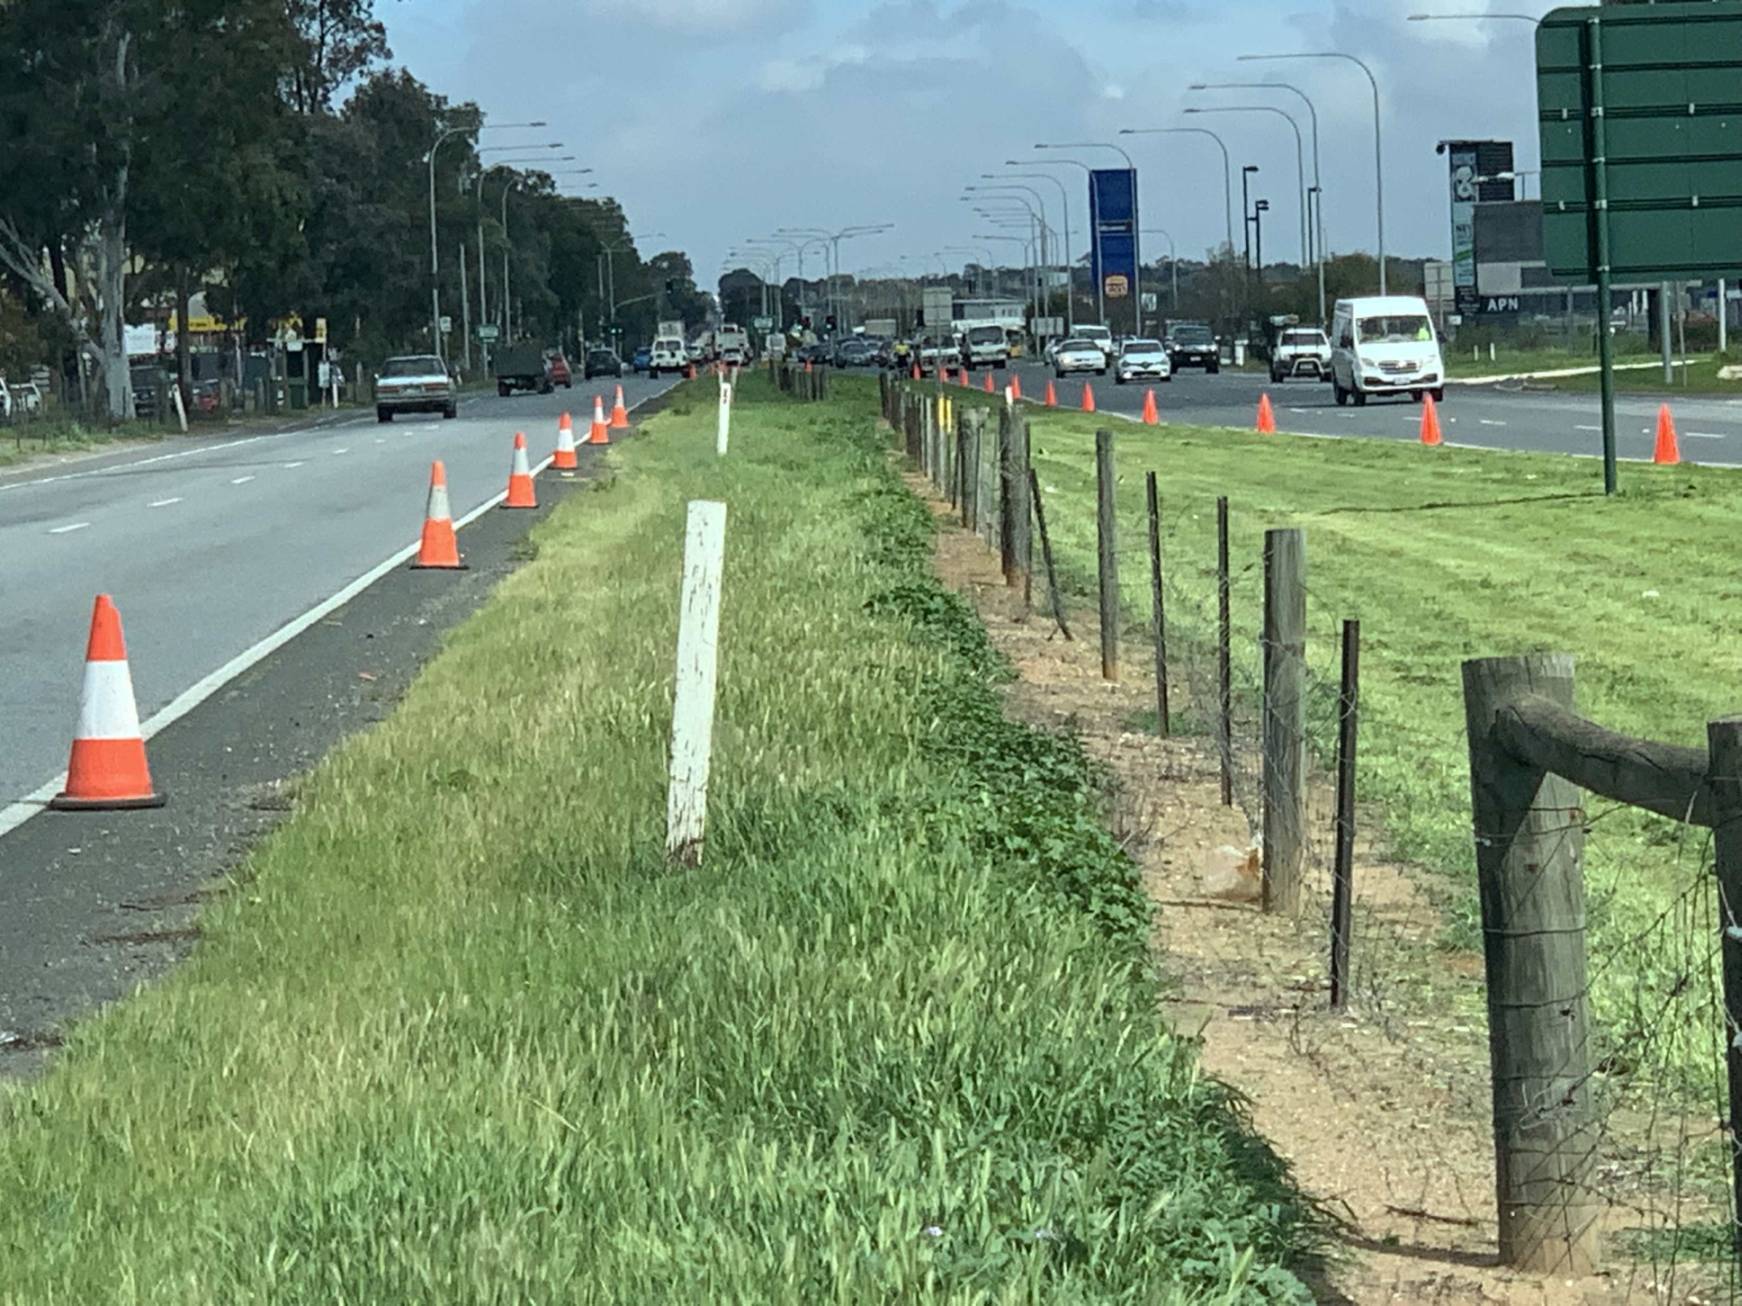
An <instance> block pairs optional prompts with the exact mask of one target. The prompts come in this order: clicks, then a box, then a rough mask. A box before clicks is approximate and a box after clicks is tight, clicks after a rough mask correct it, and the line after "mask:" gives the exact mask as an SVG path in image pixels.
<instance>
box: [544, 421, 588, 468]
mask: <svg viewBox="0 0 1742 1306" xmlns="http://www.w3.org/2000/svg"><path fill="white" fill-rule="evenodd" d="M550 465H551V466H552V467H554V468H555V469H556V470H557V471H559V472H572V471H574V470H575V468H577V467H579V466H580V465H581V464H580V460H579V459H577V458H576V457H575V424H574V422H573V421H572V420H571V419H570V417H569V415H568V414H567V413H564V414H563V415H562V420H561V421H559V422H558V423H557V424H556V453H555V454H553V455H552V456H551V460H550Z"/></svg>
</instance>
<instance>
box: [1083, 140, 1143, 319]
mask: <svg viewBox="0 0 1742 1306" xmlns="http://www.w3.org/2000/svg"><path fill="white" fill-rule="evenodd" d="M1089 231H1090V233H1091V236H1092V239H1091V240H1090V242H1089V272H1090V275H1091V277H1092V278H1093V281H1094V284H1095V285H1096V286H1098V287H1099V288H1100V297H1101V302H1102V304H1103V305H1104V306H1105V308H1106V313H1107V321H1106V323H1105V325H1106V326H1108V327H1110V328H1111V329H1112V330H1113V331H1114V333H1115V334H1117V333H1120V332H1125V333H1128V334H1133V335H1136V334H1140V332H1139V330H1138V326H1137V291H1138V285H1137V264H1138V249H1137V173H1136V172H1135V171H1133V170H1131V169H1129V168H1104V169H1096V170H1095V171H1093V172H1091V173H1090V174H1089Z"/></svg>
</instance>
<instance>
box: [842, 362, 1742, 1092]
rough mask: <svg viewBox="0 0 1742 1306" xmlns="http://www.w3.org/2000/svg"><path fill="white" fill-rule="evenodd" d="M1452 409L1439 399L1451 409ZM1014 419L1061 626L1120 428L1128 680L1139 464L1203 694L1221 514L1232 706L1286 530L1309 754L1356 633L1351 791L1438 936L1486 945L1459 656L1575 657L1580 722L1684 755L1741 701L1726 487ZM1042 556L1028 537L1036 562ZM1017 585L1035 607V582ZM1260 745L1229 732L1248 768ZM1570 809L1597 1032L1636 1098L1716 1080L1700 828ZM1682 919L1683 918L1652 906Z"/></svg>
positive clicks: (1741, 650)
mask: <svg viewBox="0 0 1742 1306" xmlns="http://www.w3.org/2000/svg"><path fill="white" fill-rule="evenodd" d="M1161 398H1162V403H1163V407H1164V410H1165V404H1166V396H1165V394H1163V395H1162V396H1161ZM869 402H875V401H874V400H871V401H869ZM971 402H980V401H978V400H976V401H971ZM1455 405H1456V398H1455V396H1454V397H1452V398H1449V399H1448V401H1447V408H1448V410H1452V411H1455ZM1029 411H1030V416H1031V440H1032V443H1033V448H1034V466H1035V470H1036V472H1037V474H1038V476H1039V478H1040V481H1041V482H1042V485H1043V493H1044V495H1045V505H1046V514H1047V522H1048V525H1049V527H1050V528H1051V532H1052V538H1053V542H1054V546H1055V549H1056V550H1057V551H1058V555H1059V559H1060V565H1061V567H1062V569H1063V570H1064V572H1065V576H1066V579H1067V582H1068V584H1069V586H1070V587H1071V588H1072V589H1073V590H1074V592H1075V606H1076V610H1077V611H1078V612H1079V613H1083V612H1085V609H1087V610H1089V611H1092V602H1093V600H1092V598H1091V595H1092V593H1093V587H1094V576H1095V570H1094V568H1095V538H1096V537H1095V481H1094V430H1095V428H1096V426H1097V425H1103V426H1106V427H1107V428H1108V429H1110V430H1112V431H1113V432H1114V435H1115V439H1116V444H1117V466H1118V474H1119V486H1118V504H1119V510H1120V521H1119V530H1120V532H1121V534H1120V552H1121V556H1122V558H1123V563H1122V569H1121V572H1120V583H1121V589H1122V594H1123V599H1124V604H1125V610H1126V612H1127V615H1128V619H1129V625H1128V628H1127V630H1126V640H1127V644H1126V652H1125V662H1126V664H1127V665H1129V666H1131V667H1133V668H1135V669H1137V670H1135V671H1134V674H1142V670H1141V669H1142V668H1144V667H1145V666H1146V665H1147V661H1146V660H1147V659H1148V658H1149V657H1150V656H1151V655H1150V652H1149V647H1150V646H1149V643H1148V639H1149V636H1148V617H1149V572H1148V558H1147V551H1146V545H1145V543H1144V539H1145V535H1144V531H1145V529H1146V527H1145V520H1146V509H1145V506H1144V473H1145V472H1147V471H1149V470H1154V471H1156V472H1157V473H1158V476H1159V482H1160V492H1161V497H1162V501H1163V518H1164V531H1163V537H1164V543H1163V548H1164V553H1165V557H1166V569H1167V576H1168V595H1167V598H1168V603H1169V621H1170V626H1171V628H1172V632H1173V641H1174V648H1173V656H1174V663H1175V668H1176V672H1177V676H1178V678H1179V679H1180V680H1182V681H1183V680H1186V679H1187V678H1188V676H1189V677H1190V678H1192V679H1195V681H1196V683H1197V685H1198V686H1199V687H1200V688H1205V687H1210V686H1213V685H1214V683H1215V682H1214V674H1215V673H1214V668H1213V663H1211V662H1210V658H1211V657H1212V656H1213V652H1212V647H1213V646H1212V644H1211V641H1212V640H1213V639H1214V635H1215V584H1216V582H1215V565H1216V538H1215V532H1216V497H1217V496H1218V495H1226V496H1227V497H1228V499H1229V501H1230V512H1231V520H1232V527H1231V537H1232V550H1231V551H1232V570H1233V582H1232V606H1233V626H1234V660H1235V672H1236V678H1237V681H1238V682H1239V683H1240V685H1241V686H1242V687H1243V688H1244V690H1245V692H1246V693H1248V694H1255V693H1256V686H1257V684H1258V682H1259V674H1260V672H1259V651H1258V637H1259V632H1260V628H1261V625H1262V620H1263V589H1262V550H1263V533H1264V531H1265V529H1266V528H1268V527H1275V526H1300V527H1303V528H1304V529H1305V532H1306V552H1307V560H1308V578H1307V586H1308V591H1309V597H1308V605H1307V612H1308V631H1309V634H1308V658H1309V663H1310V665H1311V667H1312V670H1313V673H1314V679H1313V685H1312V687H1311V690H1310V691H1309V700H1308V717H1309V730H1310V731H1311V732H1312V734H1313V743H1314V745H1315V747H1316V751H1317V753H1318V755H1319V757H1320V759H1321V761H1322V762H1325V763H1328V762H1329V760H1330V758H1331V757H1332V756H1333V753H1334V748H1335V710H1336V690H1337V684H1338V669H1337V640H1338V636H1339V631H1340V626H1341V622H1342V620H1343V619H1344V618H1349V617H1352V618H1357V619H1359V620H1360V622H1361V641H1362V652H1361V696H1362V715H1361V737H1360V766H1359V781H1358V788H1359V794H1360V797H1361V799H1362V801H1363V802H1364V803H1367V804H1372V805H1373V809H1372V812H1371V815H1372V816H1377V817H1382V818H1383V823H1384V824H1383V832H1384V835H1385V838H1386V840H1387V841H1388V842H1389V844H1390V845H1391V847H1392V849H1393V850H1394V851H1395V852H1397V853H1398V854H1400V855H1401V856H1403V857H1405V858H1408V859H1412V860H1414V861H1417V862H1419V863H1421V864H1422V865H1424V866H1426V867H1428V868H1430V869H1431V871H1433V872H1436V873H1438V874H1436V875H1433V876H1430V877H1429V880H1428V883H1429V884H1430V886H1438V887H1440V888H1441V889H1442V890H1443V892H1444V896H1445V898H1446V904H1447V907H1448V909H1449V913H1450V927H1449V929H1448V932H1447V941H1448V942H1451V943H1455V944H1457V945H1459V946H1461V947H1465V948H1469V949H1472V950H1477V951H1479V950H1480V946H1481V945H1480V936H1479V932H1478V923H1477V908H1476V897H1475V856H1474V848H1473V842H1472V832H1471V824H1470V791H1469V769H1468V751H1467V741H1466V737H1465V730H1464V720H1463V690H1462V683H1461V680H1460V671H1459V667H1460V664H1461V663H1462V662H1463V661H1464V660H1465V659H1467V658H1473V657H1490V656H1501V655H1509V654H1517V653H1523V652H1527V651H1531V650H1543V649H1546V650H1556V651H1565V652H1568V653H1571V654H1573V655H1574V656H1575V658H1576V659H1577V672H1576V676H1577V681H1576V683H1577V695H1578V704H1579V709H1580V710H1581V712H1582V713H1583V714H1585V715H1586V716H1589V717H1591V718H1593V719H1594V720H1596V721H1599V722H1601V723H1602V724H1604V725H1606V726H1609V727H1612V728H1613V729H1616V730H1620V731H1623V732H1626V733H1628V734H1634V735H1640V736H1644V737H1647V738H1652V739H1659V740H1667V741H1670V742H1674V743H1680V744H1687V745H1692V746H1697V747H1701V748H1703V747H1704V743H1705V731H1706V723H1707V722H1708V721H1709V720H1713V719H1716V718H1718V717H1721V716H1727V715H1730V714H1732V713H1734V712H1736V711H1737V710H1738V709H1742V645H1738V643H1737V641H1736V640H1735V639H1734V638H1733V637H1732V636H1731V633H1730V626H1731V625H1732V624H1733V622H1732V616H1731V613H1732V611H1733V610H1732V608H1731V605H1732V604H1734V603H1736V602H1737V601H1738V599H1742V581H1739V580H1738V579H1737V576H1736V569H1735V565H1734V554H1735V550H1734V547H1733V545H1732V544H1731V542H1730V541H1731V537H1732V535H1733V532H1734V526H1733V523H1735V522H1736V521H1737V520H1738V519H1739V518H1742V477H1738V476H1737V475H1736V473H1734V472H1728V471H1724V470H1721V469H1702V468H1699V467H1695V466H1689V465H1682V466H1680V467H1674V468H1659V467H1652V466H1646V465H1640V464H1635V463H1623V464H1622V465H1621V468H1620V479H1621V485H1622V489H1623V493H1622V494H1621V495H1620V496H1618V497H1617V498H1614V499H1612V500H1608V501H1605V499H1604V498H1603V495H1602V465H1601V463H1600V462H1597V461H1595V460H1591V459H1574V458H1565V457H1546V456H1534V455H1526V454H1508V453H1482V452H1475V451H1467V450H1460V449H1452V448H1448V447H1441V448H1438V449H1429V448H1423V447H1421V446H1419V445H1414V444H1407V443H1399V442H1392V441H1384V440H1325V439H1308V438H1300V437H1290V436H1287V435H1281V436H1273V437H1264V436H1258V435H1256V434H1252V433H1248V432H1244V431H1235V430H1207V429H1199V428H1192V427H1187V426H1178V425H1167V426H1162V427H1159V428H1149V427H1144V426H1141V425H1137V424H1135V423H1131V422H1128V421H1122V420H1118V419H1109V418H1107V417H1105V416H1103V417H1102V418H1099V419H1097V418H1095V417H1092V416H1084V415H1081V414H1076V413H1062V412H1045V411H1044V410H1041V409H1037V408H1031V409H1030V410H1029ZM1405 411H1406V412H1407V411H1409V410H1407V409H1406V410H1405ZM989 429H990V428H989ZM1039 556H1040V555H1039V550H1038V546H1037V548H1036V553H1035V557H1036V564H1037V565H1038V562H1039ZM1036 594H1037V601H1038V596H1040V595H1042V594H1044V590H1043V589H1042V582H1040V581H1038V580H1037V582H1036ZM1206 706H1208V707H1209V708H1210V710H1212V711H1213V703H1212V704H1209V705H1206V704H1204V703H1202V702H1200V703H1198V704H1197V705H1196V707H1195V708H1194V709H1193V710H1192V712H1191V717H1192V719H1195V720H1198V721H1199V722H1200V723H1202V722H1205V721H1207V720H1209V716H1208V713H1207V712H1206V711H1205V710H1204V709H1205V708H1206ZM1256 746H1257V745H1256V741H1255V740H1250V739H1248V740H1246V741H1245V742H1244V744H1243V750H1244V753H1245V757H1246V760H1247V761H1252V760H1253V759H1254V757H1255V750H1256ZM1326 770H1328V766H1327V767H1326ZM1252 801H1253V802H1254V803H1255V802H1256V796H1255V795H1254V796H1253V798H1252ZM1587 809H1588V813H1589V818H1590V824H1591V829H1590V833H1589V835H1588V838H1587V841H1586V863H1585V875H1586V883H1587V889H1588V894H1589V900H1590V925H1591V934H1590V953H1591V967H1592V973H1593V985H1594V992H1595V995H1596V1000H1597V1004H1598V1011H1599V1014H1600V1016H1601V1017H1602V1018H1603V1022H1604V1024H1603V1032H1602V1038H1603V1040H1604V1043H1605V1045H1606V1046H1609V1045H1620V1044H1628V1045H1630V1046H1631V1047H1632V1049H1633V1053H1634V1054H1635V1056H1636V1058H1637V1059H1638V1061H1639V1062H1640V1064H1639V1065H1638V1067H1637V1070H1636V1072H1635V1073H1636V1078H1635V1079H1634V1080H1633V1081H1631V1082H1632V1083H1633V1084H1634V1085H1636V1086H1643V1085H1644V1084H1645V1082H1646V1081H1648V1080H1655V1081H1661V1080H1663V1079H1668V1080H1673V1081H1675V1082H1676V1083H1677V1084H1679V1085H1680V1086H1681V1087H1683V1088H1690V1089H1691V1088H1694V1087H1696V1086H1702V1085H1703V1086H1704V1088H1705V1089H1706V1090H1708V1091H1709V1089H1710V1086H1711V1084H1712V1082H1714V1076H1716V1075H1721V1074H1722V1065H1721V1060H1719V1059H1718V1058H1717V1057H1716V1054H1715V1052H1714V1048H1715V1047H1716V1046H1718V1044H1717V1042H1716V1040H1717V1039H1718V1037H1719V1034H1718V1027H1717V1024H1716V1018H1715V1016H1713V1014H1712V1008H1711V1006H1710V1002H1709V999H1710V997H1711V989H1710V980H1711V978H1712V964H1713V963H1712V958H1711V949H1710V946H1709V940H1711V939H1712V938H1714V937H1715V935H1714V934H1713V933H1712V931H1714V930H1715V929H1716V926H1717V922H1716V914H1715V913H1716V909H1715V907H1711V901H1712V899H1711V890H1710V885H1711V878H1710V848H1709V837H1708V834H1707V832H1706V831H1703V830H1698V829H1691V828H1689V827H1684V826H1681V825H1679V824H1677V823H1675V822H1671V821H1668V820H1665V819H1663V818H1658V817H1654V816H1650V815H1647V814H1645V813H1641V812H1639V811H1636V810H1634V809H1631V808H1624V807H1617V806H1615V805H1613V804H1610V803H1609V802H1607V801H1606V800H1603V799H1599V798H1595V797H1593V798H1590V799H1589V800H1588V802H1587ZM1373 828H1374V823H1372V822H1369V832H1370V833H1371V832H1373ZM1313 845H1314V848H1315V850H1316V855H1317V856H1319V857H1320V858H1321V859H1328V855H1329V851H1328V850H1329V848H1330V846H1331V832H1330V830H1329V829H1325V830H1321V831H1315V832H1313ZM1357 893H1358V894H1359V886H1357ZM1677 905H1679V907H1680V909H1681V910H1680V914H1679V915H1668V916H1666V913H1669V912H1670V910H1671V908H1672V906H1677ZM1654 927H1658V928H1654ZM1690 929H1692V930H1695V931H1698V933H1697V934H1690V933H1689V932H1688V931H1689V930H1690ZM1702 940H1704V942H1702ZM1361 947H1362V945H1361V944H1360V942H1359V941H1358V942H1357V944H1356V949H1357V963H1358V964H1360V960H1361V959H1360V956H1359V954H1360V951H1361ZM1387 955H1391V954H1387ZM1423 960H1424V962H1427V963H1429V964H1431V960H1432V959H1431V958H1425V959H1423ZM1678 995H1679V996H1678ZM1471 1014H1479V1013H1471ZM1719 1082H1721V1081H1719Z"/></svg>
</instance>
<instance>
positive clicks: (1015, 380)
mask: <svg viewBox="0 0 1742 1306" xmlns="http://www.w3.org/2000/svg"><path fill="white" fill-rule="evenodd" d="M1010 393H1011V394H1013V395H1015V396H1016V398H1018V399H1021V398H1022V376H1021V374H1020V373H1017V372H1012V373H1011V374H1010Z"/></svg>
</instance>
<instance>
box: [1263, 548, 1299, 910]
mask: <svg viewBox="0 0 1742 1306" xmlns="http://www.w3.org/2000/svg"><path fill="white" fill-rule="evenodd" d="M1263 651H1264V868H1263V869H1264V880H1263V886H1262V887H1263V893H1264V910H1265V911H1267V912H1292V911H1294V910H1296V909H1297V908H1298V907H1299V906H1300V880H1301V874H1300V872H1301V854H1302V849H1303V846H1304V844H1305V842H1306V533H1305V532H1304V531H1301V530H1298V529H1284V530H1268V531H1265V532H1264V650H1263Z"/></svg>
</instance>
